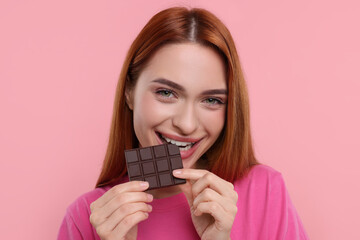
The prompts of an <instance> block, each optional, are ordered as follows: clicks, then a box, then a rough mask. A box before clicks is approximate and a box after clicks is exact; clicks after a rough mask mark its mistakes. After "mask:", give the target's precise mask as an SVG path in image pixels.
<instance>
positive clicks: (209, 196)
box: [193, 188, 237, 213]
mask: <svg viewBox="0 0 360 240" xmlns="http://www.w3.org/2000/svg"><path fill="white" fill-rule="evenodd" d="M202 202H217V203H218V204H219V205H220V206H221V207H222V208H223V209H224V210H225V211H226V212H229V213H234V212H235V213H236V211H237V207H236V205H235V204H234V203H233V202H232V201H231V200H229V199H227V198H225V197H223V196H221V195H220V194H219V193H218V192H215V191H214V190H213V189H211V188H206V189H205V190H204V191H202V192H201V193H200V194H199V195H198V196H197V197H196V198H195V199H194V203H193V206H194V209H196V208H197V206H198V205H199V204H200V203H202Z"/></svg>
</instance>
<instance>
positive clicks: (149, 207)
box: [147, 204, 152, 212]
mask: <svg viewBox="0 0 360 240" xmlns="http://www.w3.org/2000/svg"><path fill="white" fill-rule="evenodd" d="M147 206H148V209H149V212H151V211H152V206H151V205H149V204H148V205H147Z"/></svg>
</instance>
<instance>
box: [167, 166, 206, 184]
mask: <svg viewBox="0 0 360 240" xmlns="http://www.w3.org/2000/svg"><path fill="white" fill-rule="evenodd" d="M208 172H209V171H206V170H204V169H192V168H183V169H176V170H174V171H173V175H174V176H175V177H177V178H183V179H188V180H195V181H196V180H198V179H199V178H201V177H203V176H204V175H205V174H206V173H208Z"/></svg>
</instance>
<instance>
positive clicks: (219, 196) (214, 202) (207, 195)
mask: <svg viewBox="0 0 360 240" xmlns="http://www.w3.org/2000/svg"><path fill="white" fill-rule="evenodd" d="M173 174H174V176H175V177H178V178H184V179H188V180H189V181H187V182H186V184H184V185H179V187H180V188H181V190H182V191H183V193H184V194H185V196H186V198H187V200H188V203H189V206H190V211H191V218H192V221H193V224H194V226H195V229H196V231H197V233H198V234H199V236H200V237H201V239H207V240H208V239H216V240H220V239H230V232H231V227H232V225H233V222H234V219H235V215H236V212H237V207H236V202H237V200H238V195H237V193H236V191H235V190H234V186H233V185H232V184H231V183H229V182H227V181H225V180H223V179H221V178H220V177H218V176H216V175H215V174H213V173H211V172H209V171H206V170H200V169H178V170H174V171H173Z"/></svg>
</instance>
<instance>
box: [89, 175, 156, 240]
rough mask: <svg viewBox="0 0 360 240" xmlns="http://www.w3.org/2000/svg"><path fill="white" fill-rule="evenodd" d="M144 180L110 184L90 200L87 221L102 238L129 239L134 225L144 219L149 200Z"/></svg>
mask: <svg viewBox="0 0 360 240" xmlns="http://www.w3.org/2000/svg"><path fill="white" fill-rule="evenodd" d="M148 187H149V184H148V183H147V182H141V181H131V182H127V183H123V184H119V185H117V186H114V187H113V188H111V189H110V190H109V191H107V192H106V193H105V194H104V195H103V196H101V197H100V198H99V199H97V200H96V201H94V202H93V203H91V205H90V209H91V215H90V222H91V224H92V225H93V226H94V228H95V229H96V232H97V233H98V235H99V236H100V238H101V239H103V240H111V239H117V240H118V239H122V240H133V239H136V237H137V224H138V223H139V222H141V221H143V220H145V219H147V218H148V216H149V214H148V213H149V212H151V210H152V208H151V205H149V204H147V203H148V202H151V201H152V200H153V197H152V195H151V194H147V193H145V192H143V191H145V190H146V189H147V188H148Z"/></svg>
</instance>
